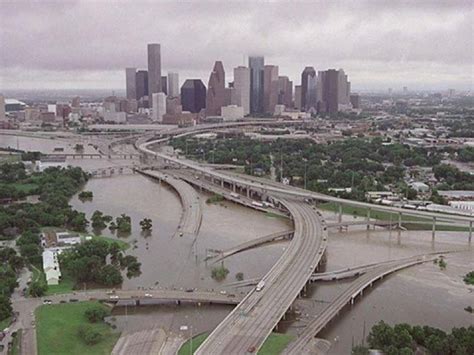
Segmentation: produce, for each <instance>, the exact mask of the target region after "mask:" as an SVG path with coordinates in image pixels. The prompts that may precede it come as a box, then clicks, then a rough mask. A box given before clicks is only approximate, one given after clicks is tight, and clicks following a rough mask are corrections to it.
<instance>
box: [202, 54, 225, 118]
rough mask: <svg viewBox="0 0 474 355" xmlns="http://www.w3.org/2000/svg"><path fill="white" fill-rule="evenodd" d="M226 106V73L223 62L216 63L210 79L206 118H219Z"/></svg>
mask: <svg viewBox="0 0 474 355" xmlns="http://www.w3.org/2000/svg"><path fill="white" fill-rule="evenodd" d="M225 105H226V88H225V71H224V65H223V64H222V62H221V61H220V60H219V61H216V62H215V64H214V69H213V70H212V73H211V75H210V77H209V82H208V85H207V98H206V116H219V115H220V114H221V108H222V106H225Z"/></svg>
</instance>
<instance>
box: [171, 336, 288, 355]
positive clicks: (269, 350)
mask: <svg viewBox="0 0 474 355" xmlns="http://www.w3.org/2000/svg"><path fill="white" fill-rule="evenodd" d="M208 335H209V333H203V334H200V335H198V336H195V337H194V338H193V344H192V353H193V354H194V352H195V351H196V350H197V348H199V346H200V345H201V344H202V343H203V341H204V340H206V338H207V336H208ZM292 340H293V336H291V335H287V334H280V333H272V334H270V336H269V337H268V338H267V340H266V341H265V343H263V346H262V348H261V349H260V351H259V352H258V354H259V355H277V354H280V353H281V352H282V351H283V349H285V348H286V346H287V345H288V344H289V342H290V341H292ZM190 346H191V344H190V341H189V340H188V341H187V342H185V343H184V344H183V346H181V348H180V349H179V351H178V355H189V348H190Z"/></svg>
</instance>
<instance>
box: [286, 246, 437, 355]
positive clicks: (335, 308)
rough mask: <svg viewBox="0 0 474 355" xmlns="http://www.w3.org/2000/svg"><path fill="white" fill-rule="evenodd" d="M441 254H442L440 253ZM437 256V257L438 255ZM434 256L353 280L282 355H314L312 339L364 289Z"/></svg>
mask: <svg viewBox="0 0 474 355" xmlns="http://www.w3.org/2000/svg"><path fill="white" fill-rule="evenodd" d="M440 254H443V253H440ZM440 254H438V255H440ZM436 258H437V256H436V255H432V254H430V255H423V256H414V257H412V258H405V259H401V260H396V261H393V262H387V263H383V264H381V265H380V266H377V267H375V268H373V269H370V270H369V271H367V272H366V273H365V274H363V275H362V276H360V277H359V278H357V279H356V280H354V281H353V282H352V283H351V284H350V285H349V287H347V288H346V289H344V290H343V291H342V292H340V293H339V294H338V295H337V296H336V298H334V300H333V301H332V302H331V303H329V304H328V305H327V306H326V307H325V308H324V309H323V310H322V311H321V313H319V314H318V315H317V316H316V318H315V319H314V320H313V321H312V322H311V323H309V324H308V325H307V326H306V328H305V329H304V331H303V332H302V333H301V334H300V335H299V336H298V338H297V339H296V340H295V341H293V342H292V343H290V344H289V345H288V347H287V348H286V349H285V351H284V354H285V355H290V354H314V348H313V345H312V344H313V341H314V337H315V336H316V335H317V334H318V333H319V332H320V331H321V330H322V329H324V327H326V325H327V324H328V323H329V322H330V321H331V320H332V319H333V318H334V317H336V316H337V315H338V314H339V312H340V311H341V310H342V309H343V308H344V306H346V305H347V304H349V303H351V304H352V303H354V300H355V299H356V297H357V296H359V295H362V294H363V292H364V289H366V288H368V287H371V286H372V284H373V283H374V282H376V281H377V280H379V279H382V278H383V277H384V276H385V275H388V274H391V273H394V272H396V271H399V270H401V269H404V268H407V267H410V266H414V265H417V264H421V263H425V262H428V261H433V260H434V259H436Z"/></svg>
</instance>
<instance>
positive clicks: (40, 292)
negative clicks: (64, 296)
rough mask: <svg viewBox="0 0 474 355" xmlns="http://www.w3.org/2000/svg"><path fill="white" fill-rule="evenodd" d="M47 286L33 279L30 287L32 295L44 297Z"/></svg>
mask: <svg viewBox="0 0 474 355" xmlns="http://www.w3.org/2000/svg"><path fill="white" fill-rule="evenodd" d="M46 289H47V286H46V285H45V284H44V283H43V282H40V281H33V282H32V283H31V284H30V287H29V290H28V292H29V294H30V296H31V297H42V296H44V294H45V292H46Z"/></svg>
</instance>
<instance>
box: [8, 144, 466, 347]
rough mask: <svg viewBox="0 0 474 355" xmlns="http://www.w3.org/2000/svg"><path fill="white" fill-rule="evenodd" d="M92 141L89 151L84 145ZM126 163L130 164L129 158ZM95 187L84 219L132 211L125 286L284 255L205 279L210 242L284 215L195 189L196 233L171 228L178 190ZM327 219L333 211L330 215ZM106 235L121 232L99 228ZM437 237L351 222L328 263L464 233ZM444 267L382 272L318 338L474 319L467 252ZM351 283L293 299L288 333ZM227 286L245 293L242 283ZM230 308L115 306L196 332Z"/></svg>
mask: <svg viewBox="0 0 474 355" xmlns="http://www.w3.org/2000/svg"><path fill="white" fill-rule="evenodd" d="M75 143H76V142H71V141H67V140H44V139H34V138H22V137H20V138H18V140H17V139H16V137H7V136H0V146H4V147H5V146H11V147H14V148H17V146H18V147H19V148H20V149H25V150H42V151H45V152H52V150H53V149H54V148H55V147H57V146H59V145H63V146H64V147H65V150H66V149H72V147H73V146H74V145H75ZM88 149H93V148H92V147H89V148H88ZM68 162H69V163H70V164H71V165H78V166H82V167H83V168H85V169H94V168H100V167H105V166H113V165H119V164H122V163H123V164H126V162H120V161H116V160H115V161H108V160H105V159H97V160H90V159H76V160H73V159H69V160H68ZM128 163H130V162H128ZM84 189H85V190H90V191H92V192H93V194H94V198H93V200H92V201H91V202H81V201H79V200H78V199H77V197H74V198H73V199H72V200H71V204H72V206H73V207H74V208H75V209H77V210H80V211H83V212H85V213H86V214H87V217H90V216H91V215H92V213H93V212H94V211H95V210H100V211H102V212H104V213H105V214H109V215H112V216H114V217H116V216H119V215H120V214H122V213H125V214H127V215H129V216H131V218H132V226H133V228H132V233H131V234H130V235H129V236H125V237H123V240H125V241H127V242H128V243H130V244H131V246H132V247H131V248H130V249H129V251H128V252H129V253H130V254H132V255H136V256H137V257H138V258H139V260H140V262H141V263H142V275H141V276H140V277H137V278H133V279H125V282H124V284H123V287H124V288H129V289H130V288H136V287H140V286H142V287H147V288H152V287H163V288H172V287H175V288H194V287H196V288H200V289H224V288H225V284H226V283H228V282H233V281H235V274H236V273H238V272H243V273H244V277H245V278H256V277H261V276H262V275H264V274H265V273H266V272H267V271H268V270H269V269H270V268H271V267H272V265H273V264H274V263H275V262H276V260H277V259H278V258H279V257H280V255H281V254H282V253H283V251H284V249H285V247H286V246H287V243H285V242H282V243H276V244H271V245H267V246H265V247H261V248H258V249H254V250H250V251H246V252H244V253H241V254H237V255H234V256H232V257H230V258H228V259H226V260H225V262H224V265H225V266H226V267H227V268H228V269H229V271H230V272H229V274H228V276H227V279H226V280H225V281H223V282H217V281H215V280H213V279H212V278H211V268H212V265H209V264H207V263H206V262H205V261H204V259H205V256H206V254H207V249H225V248H228V247H231V246H234V245H236V244H239V243H242V242H244V241H247V240H251V239H253V238H255V237H258V236H262V235H265V234H268V233H272V232H276V231H280V230H285V229H287V228H288V226H289V222H288V220H285V219H281V218H270V217H268V216H266V215H265V214H263V213H257V212H255V211H252V210H249V209H246V208H243V207H240V206H237V205H235V204H231V203H227V202H225V203H221V204H215V205H214V204H213V205H208V204H206V203H205V200H206V199H207V196H206V195H205V194H201V195H200V199H201V204H202V208H203V222H202V226H201V230H200V233H199V235H198V237H197V239H196V244H194V240H193V239H192V238H190V237H178V236H174V235H175V231H176V228H177V226H178V225H179V220H180V215H181V205H180V201H179V199H178V196H177V195H176V193H175V192H174V191H173V190H172V189H170V188H169V187H168V186H167V185H165V184H159V183H157V182H156V181H152V180H150V179H148V178H145V177H143V176H140V175H124V176H116V177H113V178H100V179H91V180H90V181H89V182H88V183H87V185H86V186H85V187H84ZM326 215H327V217H326V219H327V220H328V221H330V220H331V219H333V220H334V219H335V216H334V214H329V213H326ZM145 217H146V218H151V219H152V220H153V231H152V233H151V235H150V236H147V237H145V236H142V235H141V232H140V227H139V224H138V223H139V221H140V220H141V219H143V218H145ZM102 234H104V235H106V236H110V237H114V238H118V237H117V236H116V235H115V234H114V233H111V232H110V231H109V230H108V229H105V230H104V231H103V232H102ZM436 238H437V239H436V242H435V244H434V245H433V244H432V243H431V231H426V232H402V233H401V235H400V238H399V237H398V233H397V232H394V231H392V232H390V231H387V230H377V231H371V232H370V233H369V234H368V233H367V231H366V230H365V229H362V228H358V229H357V228H355V227H352V229H350V230H349V232H340V233H338V232H335V231H334V232H333V233H330V236H329V246H328V251H327V264H326V267H325V268H326V270H328V271H329V270H337V269H341V268H345V267H349V266H354V265H360V264H367V263H370V262H376V261H384V260H390V259H396V258H400V257H406V256H410V255H416V254H425V253H429V252H431V251H434V250H442V251H446V250H454V249H456V250H458V249H462V248H467V246H468V245H467V233H466V232H464V233H459V232H457V233H448V232H438V233H437V236H436ZM446 260H447V263H448V266H447V269H446V270H440V269H439V267H438V266H437V265H434V264H433V263H427V264H424V265H419V266H415V267H412V268H409V269H406V270H403V271H401V272H398V273H396V274H394V275H391V276H389V277H387V278H384V280H383V281H382V282H379V283H377V284H376V286H375V287H374V288H373V289H371V290H369V291H368V292H364V297H363V298H362V299H359V300H358V301H357V302H356V304H355V305H354V306H353V307H352V309H351V308H347V309H345V310H344V311H343V312H342V314H341V315H340V316H339V317H338V318H337V319H336V320H334V321H333V322H332V323H331V325H330V326H329V327H328V328H327V329H325V330H324V331H323V332H322V333H321V334H320V336H322V337H324V338H327V339H328V340H330V341H331V342H332V343H333V346H332V348H331V354H349V353H350V348H351V345H352V344H359V343H361V341H362V338H363V335H364V334H365V335H367V334H368V332H369V330H370V328H371V326H372V325H373V324H375V323H376V322H378V321H380V320H385V321H386V322H389V323H396V322H408V323H411V324H422V325H424V324H426V325H431V326H435V327H440V328H442V329H445V330H448V329H450V328H451V327H453V326H467V325H471V324H473V323H474V315H472V314H469V313H467V312H466V311H464V310H463V309H464V307H466V306H468V305H471V306H474V293H473V290H472V288H469V287H467V286H466V285H465V284H464V283H463V282H462V276H463V275H464V274H466V273H467V272H468V271H470V270H474V254H473V250H472V249H470V250H468V251H465V252H462V253H456V254H447V255H446ZM349 282H350V281H344V282H336V283H327V284H319V285H318V286H315V285H313V286H311V290H310V294H309V297H307V298H303V299H300V300H299V301H297V306H298V307H299V309H300V310H301V311H302V315H301V317H300V319H299V320H297V321H296V322H293V323H292V324H290V325H289V327H287V331H288V332H289V333H291V334H298V332H299V331H301V330H302V327H303V326H304V324H307V322H308V321H309V320H310V319H311V318H312V317H314V316H315V315H316V314H317V313H318V312H319V311H321V310H322V309H323V307H324V306H325V305H326V304H327V303H328V302H330V301H331V299H332V298H333V297H334V296H336V295H337V293H338V292H339V291H340V290H342V289H343V288H344V287H346V286H347V285H348V283H349ZM231 292H241V290H240V289H238V290H237V291H235V290H234V291H231ZM230 309H231V308H230V307H228V306H219V307H216V306H203V307H197V306H182V307H177V306H166V307H163V306H161V307H156V308H153V307H147V308H141V309H128V310H126V313H127V314H125V310H124V309H121V310H117V311H116V314H115V318H116V321H115V322H116V324H117V326H118V327H119V329H122V330H141V329H146V328H149V327H156V326H166V327H169V329H171V330H173V331H179V326H180V325H182V324H189V325H191V326H193V329H194V331H195V332H196V333H197V332H202V331H206V330H210V329H212V328H213V327H214V326H216V325H217V324H218V322H219V321H220V320H221V319H223V318H224V317H225V315H226V314H227V313H228V312H229V311H230Z"/></svg>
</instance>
